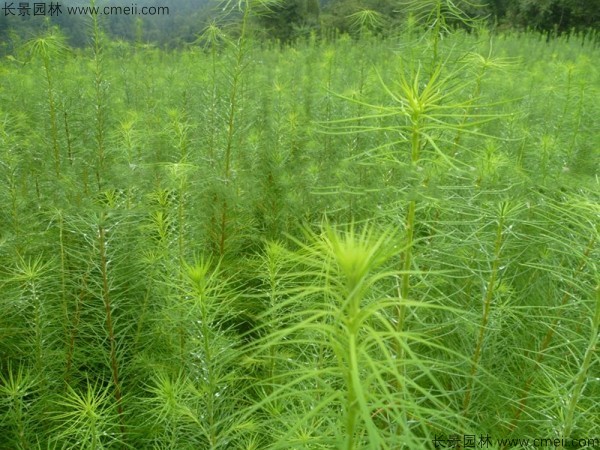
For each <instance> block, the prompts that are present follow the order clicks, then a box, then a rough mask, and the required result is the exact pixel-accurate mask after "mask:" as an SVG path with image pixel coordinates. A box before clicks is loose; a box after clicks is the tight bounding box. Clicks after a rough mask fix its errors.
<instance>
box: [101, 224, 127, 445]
mask: <svg viewBox="0 0 600 450" xmlns="http://www.w3.org/2000/svg"><path fill="white" fill-rule="evenodd" d="M105 232H106V230H105V229H104V227H103V226H102V225H99V226H98V247H99V252H100V273H101V275H102V299H103V301H104V309H105V312H106V332H107V333H108V341H109V343H110V367H111V371H112V378H113V385H114V388H115V400H116V401H117V412H118V413H119V417H120V419H121V432H122V433H123V434H124V432H125V429H124V425H123V404H122V394H121V386H120V384H119V362H118V359H117V342H116V337H115V330H114V327H113V320H112V309H113V308H112V304H111V296H110V286H109V281H108V262H107V258H106V236H105Z"/></svg>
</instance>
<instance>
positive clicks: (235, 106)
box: [213, 0, 281, 256]
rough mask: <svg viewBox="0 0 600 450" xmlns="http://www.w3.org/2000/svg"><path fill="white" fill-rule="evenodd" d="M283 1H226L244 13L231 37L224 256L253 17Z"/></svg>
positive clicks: (221, 227) (221, 220) (219, 220)
mask: <svg viewBox="0 0 600 450" xmlns="http://www.w3.org/2000/svg"><path fill="white" fill-rule="evenodd" d="M278 3H281V0H238V1H233V0H229V1H227V2H224V7H223V9H224V10H229V12H230V13H233V12H237V13H239V14H241V20H240V30H239V37H238V38H237V39H236V40H234V41H232V44H231V45H232V50H233V60H232V67H231V68H230V71H229V73H228V81H229V94H228V97H229V107H228V111H227V115H226V124H225V143H224V152H223V162H222V168H221V174H220V179H221V180H222V183H223V189H222V192H223V193H222V195H221V198H218V197H217V198H215V201H216V203H217V204H218V205H219V206H218V212H217V216H216V223H215V220H213V224H214V226H215V228H216V230H215V231H216V233H214V234H216V238H217V249H218V253H219V255H221V256H223V255H224V254H225V252H226V249H227V243H228V240H229V238H230V236H229V233H230V230H231V226H230V222H231V220H232V217H231V216H232V209H233V208H232V206H233V205H232V202H231V200H229V199H228V197H229V194H230V193H231V192H232V189H233V181H234V180H233V173H234V153H235V151H236V137H237V135H238V134H239V131H240V130H239V127H240V123H239V122H240V117H239V116H240V114H241V111H242V102H243V97H242V96H243V90H242V85H243V81H244V80H243V78H244V72H245V69H246V67H247V64H248V61H247V52H248V46H249V39H250V36H249V33H250V31H249V27H250V20H251V19H252V17H255V16H256V15H257V14H260V13H264V12H265V11H267V12H268V11H269V10H270V7H272V6H274V5H276V4H278Z"/></svg>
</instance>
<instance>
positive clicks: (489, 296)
mask: <svg viewBox="0 0 600 450" xmlns="http://www.w3.org/2000/svg"><path fill="white" fill-rule="evenodd" d="M504 211H505V209H504V208H502V209H501V212H500V218H499V219H498V226H497V227H496V241H495V244H494V261H493V263H492V273H491V275H490V278H489V280H488V283H487V288H486V292H485V298H484V301H483V315H482V316H481V324H480V325H479V336H478V337H477V344H476V345H475V352H474V353H473V358H472V360H471V373H470V377H469V380H468V382H467V389H466V393H465V398H464V401H463V414H464V415H466V414H467V412H468V410H469V406H470V404H471V396H472V393H473V382H474V379H475V375H476V374H477V369H478V368H479V362H480V360H481V351H482V349H483V341H484V338H485V332H486V330H487V324H488V321H489V316H490V311H491V305H492V300H493V298H494V292H495V287H496V278H497V276H498V268H499V266H500V253H501V251H502V244H503V236H502V232H503V229H504V219H505V216H504Z"/></svg>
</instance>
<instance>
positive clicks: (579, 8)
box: [0, 0, 600, 54]
mask: <svg viewBox="0 0 600 450" xmlns="http://www.w3.org/2000/svg"><path fill="white" fill-rule="evenodd" d="M56 3H59V4H61V5H63V11H62V12H63V13H62V14H59V15H56V16H50V15H47V16H33V12H31V11H30V12H29V14H27V15H21V16H19V10H18V3H17V2H13V3H12V5H13V6H14V9H13V10H12V13H11V12H9V10H8V9H7V5H9V4H10V3H6V4H5V5H4V8H3V10H2V11H0V42H2V43H3V44H0V45H2V46H0V54H1V53H6V52H7V50H8V48H12V46H13V45H17V46H18V45H19V43H22V42H23V40H26V39H29V38H31V37H32V36H35V35H36V34H39V32H40V30H43V29H46V28H48V26H49V25H58V26H60V28H61V29H62V32H63V33H64V34H65V35H66V36H67V38H68V42H69V44H70V45H71V46H75V47H83V46H86V45H87V44H88V43H89V33H88V30H87V25H86V24H87V20H86V18H85V16H84V15H68V14H66V13H65V11H64V8H65V5H89V4H90V3H89V2H87V1H84V0H65V1H63V2H56ZM265 3H268V2H265ZM410 3H411V2H410V1H406V0H285V1H284V2H279V4H278V5H270V6H269V9H270V10H271V11H270V13H269V14H268V15H264V14H262V15H261V18H260V19H257V20H254V21H253V22H254V23H253V26H254V27H255V28H256V30H257V31H258V30H261V32H262V35H263V37H264V38H271V39H278V40H280V41H282V42H290V41H294V40H296V39H301V38H306V37H307V36H309V35H310V34H311V33H316V35H317V36H321V37H329V38H330V37H332V36H335V35H336V34H338V33H349V34H351V35H353V36H356V34H357V32H358V31H357V26H356V21H357V15H359V14H360V12H361V11H365V10H367V11H372V12H373V13H375V14H376V15H377V21H375V22H373V23H372V31H373V32H375V33H378V34H383V35H389V34H393V33H394V32H395V30H397V28H398V27H399V26H401V25H402V23H403V22H404V21H406V19H407V18H408V16H409V15H410V14H411V8H410V7H409V5H410ZM429 3H431V1H430V0H424V1H423V2H422V4H423V5H427V4H429ZM96 4H97V5H99V6H103V5H115V6H131V5H133V4H135V5H137V6H139V7H141V6H144V5H156V6H167V7H168V8H169V12H168V14H164V15H157V16H142V15H124V14H122V15H117V14H114V15H111V16H105V17H103V20H102V22H103V23H102V26H103V29H104V31H105V32H106V33H107V36H108V37H109V38H110V39H120V40H124V41H129V42H132V43H135V42H137V43H138V44H139V43H146V44H150V43H151V44H153V45H157V46H159V47H162V48H165V47H169V48H173V47H181V46H184V45H186V44H191V43H193V42H195V41H196V40H197V38H198V36H199V34H200V33H201V30H203V29H204V28H205V27H206V26H207V25H208V24H210V23H211V22H212V21H214V20H216V21H222V20H224V15H223V11H222V6H223V3H221V2H218V1H214V0H178V1H177V2H169V1H164V2H162V3H161V2H160V1H157V0H138V1H136V2H127V1H123V2H114V1H107V0H97V1H96ZM452 4H454V5H456V7H457V8H459V9H461V10H462V11H464V12H465V13H466V14H467V15H468V16H469V17H472V18H485V19H486V21H487V23H488V25H489V26H493V27H497V28H500V29H514V30H525V29H535V30H537V31H542V32H546V33H550V34H559V33H565V32H572V31H586V30H589V29H592V28H596V29H597V28H598V26H599V25H600V0H535V1H532V0H478V1H476V2H472V1H467V0H455V1H454V2H452ZM30 6H32V4H31V5H30ZM12 14H15V15H14V16H13V15H12ZM45 19H48V20H49V23H46V21H45ZM239 19H240V17H239V15H238V16H237V17H236V16H235V15H233V16H232V15H229V16H228V17H227V19H225V22H226V23H224V24H223V25H225V24H227V23H228V24H231V22H232V21H233V22H236V21H239ZM455 25H460V21H458V22H457V23H456V24H455Z"/></svg>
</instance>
